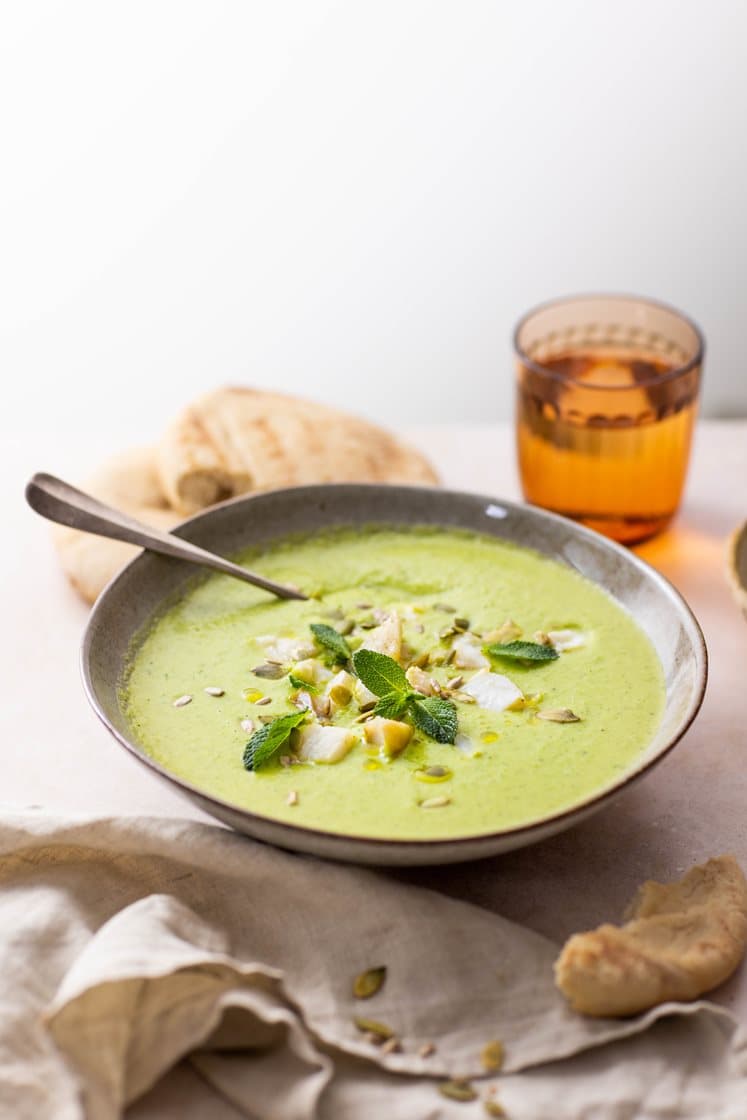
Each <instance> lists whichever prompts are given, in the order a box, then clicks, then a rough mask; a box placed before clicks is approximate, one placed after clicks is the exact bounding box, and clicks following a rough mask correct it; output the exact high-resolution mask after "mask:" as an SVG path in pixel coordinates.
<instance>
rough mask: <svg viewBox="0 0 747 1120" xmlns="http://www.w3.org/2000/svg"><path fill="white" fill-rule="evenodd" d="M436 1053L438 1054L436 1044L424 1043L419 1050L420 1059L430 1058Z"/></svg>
mask: <svg viewBox="0 0 747 1120" xmlns="http://www.w3.org/2000/svg"><path fill="white" fill-rule="evenodd" d="M435 1053H436V1047H435V1046H434V1044H433V1043H432V1042H424V1043H423V1045H422V1046H421V1047H420V1049H419V1050H418V1057H420V1058H430V1056H431V1054H435Z"/></svg>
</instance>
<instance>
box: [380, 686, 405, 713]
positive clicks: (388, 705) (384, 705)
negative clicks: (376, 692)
mask: <svg viewBox="0 0 747 1120" xmlns="http://www.w3.org/2000/svg"><path fill="white" fill-rule="evenodd" d="M371 691H373V689H372V690H371ZM406 705H407V698H406V697H405V696H404V694H403V693H401V692H387V693H386V694H385V695H384V696H382V697H381V699H380V700H379V702H378V704H377V705H376V707H375V708H374V714H375V715H377V716H383V717H384V719H399V717H400V716H401V715H402V713H403V711H404V710H405V707H406Z"/></svg>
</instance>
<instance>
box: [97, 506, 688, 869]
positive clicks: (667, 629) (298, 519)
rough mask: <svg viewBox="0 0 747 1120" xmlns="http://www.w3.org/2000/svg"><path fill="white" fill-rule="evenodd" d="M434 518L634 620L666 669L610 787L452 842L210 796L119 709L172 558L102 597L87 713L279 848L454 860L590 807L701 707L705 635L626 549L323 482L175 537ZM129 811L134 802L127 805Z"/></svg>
mask: <svg viewBox="0 0 747 1120" xmlns="http://www.w3.org/2000/svg"><path fill="white" fill-rule="evenodd" d="M372 524H388V525H394V526H409V525H428V524H431V525H442V526H444V527H454V528H460V529H471V530H475V531H477V532H480V533H487V534H489V535H491V536H494V537H497V538H499V539H501V540H505V541H511V542H513V543H515V544H518V545H523V546H525V547H527V548H532V549H535V550H536V551H538V552H540V553H544V554H545V555H546V556H549V557H551V558H553V559H554V560H558V561H560V562H561V563H563V564H566V565H568V566H569V567H570V568H573V569H575V570H576V571H577V572H580V573H581V575H583V576H585V577H586V578H587V579H590V580H592V581H593V582H594V583H596V584H598V585H600V586H601V587H603V588H604V589H605V590H606V591H607V592H608V593H609V594H610V595H612V597H613V598H614V599H616V600H617V602H618V603H620V604H621V605H622V606H623V607H624V608H625V609H626V610H627V611H628V612H629V613H630V614H631V615H632V616H633V617H634V618H635V620H636V622H637V623H638V625H639V626H640V627H641V628H642V629H643V630H644V631H645V633H646V634H647V635H648V637H649V638H650V640H651V642H652V643H653V645H654V647H655V649H656V652H657V654H658V656H659V659H660V661H661V663H662V666H663V669H664V676H665V681H666V704H665V711H664V716H663V720H662V723H661V726H660V727H659V729H658V731H657V733H656V736H655V738H654V740H653V742H652V743H651V744H650V745H649V747H648V748H647V750H646V751H645V753H644V754H643V755H642V757H641V758H640V759H639V760H638V762H637V763H636V765H635V766H634V767H633V768H632V769H630V770H628V771H627V772H626V773H625V774H623V775H622V776H621V777H620V779H619V780H618V781H617V782H616V783H615V785H614V786H612V787H610V788H608V789H605V790H603V791H602V792H601V793H599V794H597V795H596V796H593V797H590V798H589V799H587V800H586V801H584V802H583V803H581V804H579V805H577V806H574V807H573V808H572V809H570V810H567V811H565V812H562V813H559V814H555V815H554V816H552V817H549V818H546V819H542V820H538V821H537V822H534V823H531V824H529V825H526V826H524V827H521V828H512V829H509V830H504V831H500V832H495V833H488V834H480V835H477V836H470V837H464V838H459V839H456V840H454V839H450V840H443V841H440V840H423V841H412V840H381V839H371V838H367V837H356V836H345V835H339V834H336V833H333V832H325V831H322V830H318V829H310V828H304V827H299V826H298V825H292V824H287V823H286V822H283V821H276V820H271V819H269V818H267V817H262V816H259V815H257V814H255V813H252V812H249V811H248V810H246V809H242V808H240V807H238V806H236V805H231V804H230V803H228V802H225V801H222V800H220V799H218V798H215V797H212V796H210V795H209V794H207V793H205V792H204V791H201V790H199V789H197V788H195V787H194V786H192V785H190V784H189V783H188V782H184V781H182V780H181V779H180V778H178V777H176V776H174V775H173V774H171V773H169V772H168V771H167V770H165V769H164V768H163V767H161V766H159V765H158V763H156V762H154V761H153V759H151V758H149V756H148V755H147V754H146V753H145V751H143V750H142V748H141V747H140V746H139V745H138V744H137V743H136V742H135V741H134V740H133V738H132V732H131V730H130V728H129V726H128V724H127V721H126V719H125V717H124V715H123V713H122V711H121V709H120V706H119V702H118V696H117V692H118V686H119V684H120V681H121V678H122V673H123V670H124V667H125V664H126V661H127V657H128V655H129V653H130V650H131V646H132V642H133V640H135V639H136V637H137V635H138V634H139V632H141V631H142V629H143V627H145V626H146V624H147V623H148V622H149V620H150V619H151V618H152V617H153V616H154V614H156V613H157V612H158V611H159V610H162V609H163V607H164V604H165V603H168V602H169V601H171V600H174V599H176V598H178V597H179V595H180V593H181V592H183V591H184V590H186V588H187V586H188V585H191V584H193V582H194V580H195V569H194V567H192V566H191V565H189V564H185V563H183V562H182V561H179V560H172V559H168V558H166V557H161V556H156V555H154V554H153V553H143V554H141V555H140V556H138V557H136V558H135V559H134V560H132V561H131V562H130V563H129V564H128V565H127V566H126V567H125V568H124V569H123V570H122V572H121V573H120V574H119V575H117V576H116V577H115V578H114V579H113V580H112V582H111V583H110V584H109V585H108V587H106V588H105V590H104V591H103V592H102V594H101V595H100V597H99V599H98V601H97V603H96V605H95V607H94V609H93V612H92V614H91V617H90V621H89V624H88V627H87V630H86V633H85V637H84V640H83V648H82V654H81V659H82V673H83V680H84V685H85V689H86V693H87V695H88V699H89V701H90V702H91V704H92V706H93V708H94V710H95V711H96V713H97V715H98V716H99V718H100V719H101V720H102V721H103V723H104V724H105V725H106V727H107V728H108V729H109V731H110V732H111V733H112V735H113V736H114V737H115V739H117V740H118V741H119V742H120V743H121V744H122V746H124V747H126V749H127V750H129V751H130V752H131V753H132V754H133V755H134V756H135V757H136V758H137V759H138V760H139V761H140V762H142V763H143V764H144V765H146V766H148V767H149V768H150V769H151V770H153V771H155V773H157V774H159V775H160V776H161V777H162V778H163V779H165V780H166V781H167V782H169V783H170V784H171V785H172V786H176V787H177V788H178V789H180V790H181V791H182V792H183V793H184V794H186V796H187V797H189V798H190V799H191V800H192V801H193V802H195V803H196V804H197V805H199V807H200V808H201V809H203V810H205V811H206V812H207V813H209V814H211V815H212V816H214V817H217V818H218V819H219V820H221V821H224V822H225V823H226V824H228V825H230V826H231V827H233V828H235V829H236V830H237V831H239V832H243V833H245V834H246V835H248V836H252V837H254V838H256V839H258V840H263V841H266V842H268V843H271V844H275V845H277V846H278V847H282V848H287V849H292V850H295V851H300V852H305V853H309V854H312V855H315V856H321V857H324V858H328V859H336V860H345V861H350V862H353V863H365V864H375V865H391V866H414V865H425V864H443V863H456V862H459V861H462V860H470V859H476V858H480V857H485V856H491V855H495V854H498V853H501V852H508V851H511V850H512V849H514V848H519V847H523V846H524V845H527V844H531V843H534V842H536V841H539V840H543V839H545V838H547V837H549V836H552V835H553V834H554V833H557V832H560V831H562V830H563V829H566V828H568V827H569V826H571V825H573V824H575V823H577V822H579V821H582V820H584V819H585V818H586V817H589V816H591V815H592V814H593V813H596V812H598V811H599V810H600V809H602V808H603V807H604V805H606V804H607V803H608V802H609V801H610V800H611V799H612V798H613V797H615V796H617V795H619V794H620V792H621V791H622V790H623V789H625V788H626V787H627V786H628V785H629V784H630V783H631V782H633V781H635V780H636V779H638V778H640V777H641V776H642V775H643V774H645V773H646V772H647V770H648V769H649V768H650V767H651V766H652V765H654V764H655V763H656V762H658V761H659V760H660V759H661V758H663V757H664V755H665V754H666V753H667V752H668V751H669V750H670V749H671V748H672V747H673V746H674V745H675V744H676V743H677V742H678V740H679V739H680V738H681V737H682V735H683V734H684V733H685V731H686V730H687V728H688V727H689V725H690V723H691V722H692V720H693V719H694V718H695V716H696V714H697V712H698V709H699V707H700V705H701V703H702V699H703V694H704V692H705V684H706V677H707V655H706V649H705V643H704V641H703V635H702V633H701V631H700V627H699V626H698V623H697V621H696V620H695V618H694V616H693V614H692V612H691V611H690V609H689V607H688V606H687V604H686V603H685V601H684V600H683V599H682V598H681V596H680V595H679V594H678V592H677V591H675V590H674V588H673V587H672V586H671V584H669V583H668V582H667V581H666V580H665V579H664V578H663V577H662V576H661V575H659V574H658V573H657V572H656V571H654V570H653V569H652V568H650V567H649V566H648V565H647V564H645V563H644V562H643V561H642V560H639V559H638V557H636V556H635V555H634V554H633V553H631V552H628V551H627V550H626V549H624V548H621V547H620V546H619V545H616V544H614V543H612V542H611V541H609V540H607V539H606V538H605V537H602V536H600V535H599V534H597V533H594V532H591V531H590V530H588V529H585V528H583V527H581V526H579V525H577V524H576V523H575V522H572V521H569V520H567V519H566V518H562V517H557V516H555V515H554V514H549V513H546V512H545V511H543V510H539V509H536V508H534V507H532V506H526V505H516V504H512V503H510V502H504V501H501V500H499V499H495V498H490V497H483V496H479V495H475V494H466V493H458V492H454V491H446V490H437V489H429V488H421V487H400V486H376V485H362V484H361V485H337V484H332V485H319V486H307V487H298V488H294V489H288V490H275V491H272V492H269V493H264V494H257V495H254V496H250V497H245V498H237V499H234V500H233V501H230V502H226V503H224V504H222V505H219V506H216V507H214V508H213V509H211V510H208V511H206V512H204V513H201V514H199V515H198V516H196V517H193V518H191V519H190V520H189V521H186V522H184V523H183V524H182V525H181V526H179V527H178V528H177V529H176V530H174V532H176V533H177V535H178V536H182V537H184V538H185V539H187V540H190V541H193V542H195V543H196V544H198V545H202V546H203V547H205V548H209V549H211V550H212V551H214V552H218V553H220V554H222V555H227V556H229V555H231V554H234V553H237V552H240V551H241V550H242V549H244V548H247V547H248V546H251V545H258V544H260V545H261V544H263V543H269V542H271V541H273V540H275V539H277V538H279V537H285V536H288V535H289V534H294V533H310V532H314V531H316V530H319V529H321V528H327V527H332V526H335V525H360V526H366V525H372ZM136 808H137V807H136V806H133V810H135V809H136Z"/></svg>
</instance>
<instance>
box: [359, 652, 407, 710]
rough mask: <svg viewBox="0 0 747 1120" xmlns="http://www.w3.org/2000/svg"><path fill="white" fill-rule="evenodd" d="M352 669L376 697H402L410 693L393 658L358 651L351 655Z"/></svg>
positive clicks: (405, 678)
mask: <svg viewBox="0 0 747 1120" xmlns="http://www.w3.org/2000/svg"><path fill="white" fill-rule="evenodd" d="M353 668H354V669H355V671H356V673H357V674H358V676H359V677H360V679H361V680H362V681H363V683H364V685H365V686H366V688H367V689H369V690H370V691H371V692H373V693H374V695H376V696H381V697H384V696H387V695H388V694H389V693H391V692H400V693H402V696H403V698H404V696H405V695H406V694H407V693H408V692H409V691H410V686H409V684H408V683H407V677H406V676H405V674H404V672H403V670H402V668H401V666H400V665H398V664H397V662H396V661H395V660H394V658H393V657H387V655H386V654H385V653H377V652H376V651H375V650H373V649H358V650H356V651H355V653H354V654H353Z"/></svg>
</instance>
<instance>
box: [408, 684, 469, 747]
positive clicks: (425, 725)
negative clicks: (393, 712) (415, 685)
mask: <svg viewBox="0 0 747 1120" xmlns="http://www.w3.org/2000/svg"><path fill="white" fill-rule="evenodd" d="M407 707H408V709H409V712H410V715H411V716H412V722H413V723H414V724H415V726H416V727H417V728H419V729H420V730H421V731H424V732H425V733H426V735H430V737H431V739H435V740H436V742H437V743H453V742H454V740H455V739H456V734H457V712H456V705H455V704H454V703H453V701H452V700H442V699H441V698H440V697H439V696H418V694H417V693H415V692H411V693H410V695H409V696H408V698H407Z"/></svg>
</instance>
